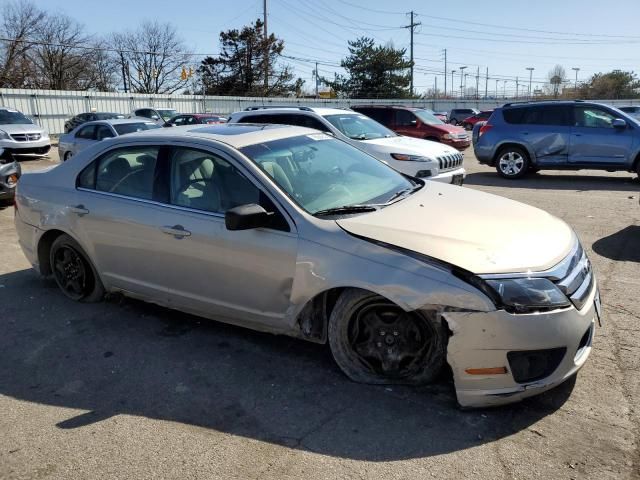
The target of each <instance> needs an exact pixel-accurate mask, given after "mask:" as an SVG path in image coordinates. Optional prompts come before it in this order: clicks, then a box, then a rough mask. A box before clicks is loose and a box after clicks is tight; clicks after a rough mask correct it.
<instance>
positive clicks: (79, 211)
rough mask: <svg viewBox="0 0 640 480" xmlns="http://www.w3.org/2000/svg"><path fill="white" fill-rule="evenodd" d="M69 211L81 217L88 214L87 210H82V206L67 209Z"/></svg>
mask: <svg viewBox="0 0 640 480" xmlns="http://www.w3.org/2000/svg"><path fill="white" fill-rule="evenodd" d="M69 211H70V212H73V213H75V214H76V215H79V216H81V217H82V216H83V215H86V214H87V213H89V209H87V208H84V205H76V206H75V207H69Z"/></svg>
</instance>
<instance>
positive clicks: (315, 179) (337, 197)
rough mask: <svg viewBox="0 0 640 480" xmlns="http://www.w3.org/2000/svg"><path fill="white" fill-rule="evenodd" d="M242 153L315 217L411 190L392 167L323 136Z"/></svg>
mask: <svg viewBox="0 0 640 480" xmlns="http://www.w3.org/2000/svg"><path fill="white" fill-rule="evenodd" d="M240 151H241V152H242V153H244V154H245V155H246V156H247V157H249V158H250V159H251V160H253V162H254V163H256V164H257V165H258V166H259V167H260V168H261V169H262V170H264V171H265V172H266V173H267V175H269V176H270V177H271V178H272V179H273V180H274V182H275V183H276V184H277V185H278V186H279V187H280V188H281V189H282V190H283V191H285V192H286V193H287V194H288V195H289V196H290V197H291V198H292V199H293V200H294V201H295V202H296V203H297V204H298V205H300V206H301V207H302V208H303V209H305V210H306V211H307V212H309V213H311V214H314V213H316V212H319V211H321V210H326V209H330V208H336V207H342V206H348V205H367V204H379V203H385V202H387V201H389V199H390V198H392V197H393V196H394V194H396V193H397V192H399V191H401V190H406V189H410V188H412V187H413V185H412V183H411V182H409V180H407V179H406V178H405V177H403V176H402V175H400V174H399V173H398V172H396V171H395V170H393V169H392V168H391V167H388V166H387V165H385V164H384V163H382V162H380V161H378V160H376V159H375V158H373V157H371V156H370V155H368V154H366V153H364V152H362V151H361V150H358V149H357V148H355V147H352V146H351V145H349V144H347V143H345V142H342V141H340V140H337V139H335V138H333V137H331V136H329V135H326V134H324V133H313V134H309V135H301V136H298V137H290V138H285V139H281V140H274V141H271V142H265V143H259V144H256V145H249V146H247V147H244V148H241V149H240Z"/></svg>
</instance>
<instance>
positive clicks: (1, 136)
mask: <svg viewBox="0 0 640 480" xmlns="http://www.w3.org/2000/svg"><path fill="white" fill-rule="evenodd" d="M0 140H9V134H8V133H7V132H5V131H4V130H0Z"/></svg>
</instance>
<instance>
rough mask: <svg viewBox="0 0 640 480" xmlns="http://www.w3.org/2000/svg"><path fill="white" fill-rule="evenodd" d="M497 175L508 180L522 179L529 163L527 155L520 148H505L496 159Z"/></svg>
mask: <svg viewBox="0 0 640 480" xmlns="http://www.w3.org/2000/svg"><path fill="white" fill-rule="evenodd" d="M495 163H496V171H497V172H498V175H500V176H501V177H503V178H508V179H509V180H515V179H517V178H522V177H524V176H525V175H526V174H527V171H528V170H529V165H530V164H531V161H530V160H529V154H527V152H526V151H525V150H524V149H523V148H521V147H505V148H503V149H502V150H500V152H498V155H497V158H496V162H495Z"/></svg>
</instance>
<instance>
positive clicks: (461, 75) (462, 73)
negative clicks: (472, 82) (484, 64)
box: [460, 65, 467, 98]
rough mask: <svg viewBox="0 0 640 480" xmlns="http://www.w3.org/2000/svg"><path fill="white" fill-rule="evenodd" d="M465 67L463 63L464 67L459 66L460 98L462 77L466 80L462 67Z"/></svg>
mask: <svg viewBox="0 0 640 480" xmlns="http://www.w3.org/2000/svg"><path fill="white" fill-rule="evenodd" d="M465 68H467V66H466V65H465V66H464V67H460V98H462V88H463V86H462V78H463V77H464V79H465V80H466V78H467V77H466V75H464V69H465Z"/></svg>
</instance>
